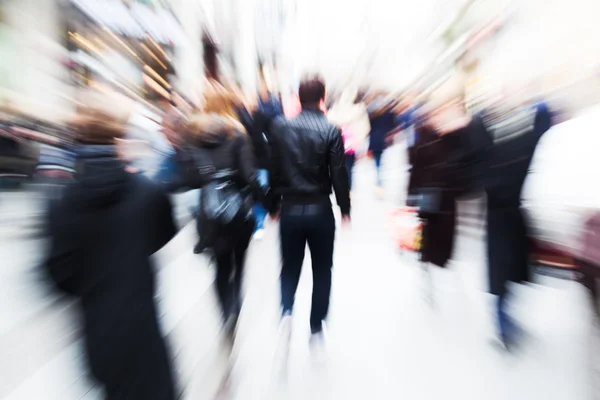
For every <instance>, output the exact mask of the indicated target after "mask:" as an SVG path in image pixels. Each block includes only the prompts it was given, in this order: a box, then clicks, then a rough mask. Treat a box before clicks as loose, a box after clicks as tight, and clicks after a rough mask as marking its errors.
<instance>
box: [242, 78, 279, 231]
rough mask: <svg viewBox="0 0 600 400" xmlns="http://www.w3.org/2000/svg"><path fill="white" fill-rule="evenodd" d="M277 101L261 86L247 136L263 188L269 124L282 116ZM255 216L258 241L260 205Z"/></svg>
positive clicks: (261, 220) (262, 221) (264, 212)
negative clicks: (250, 139)
mask: <svg viewBox="0 0 600 400" xmlns="http://www.w3.org/2000/svg"><path fill="white" fill-rule="evenodd" d="M282 113H283V111H282V107H281V104H280V102H279V99H278V98H277V97H276V96H274V95H273V94H272V93H270V92H269V91H268V90H267V88H266V85H265V84H263V85H261V90H260V94H259V101H258V109H257V110H256V111H255V112H254V113H253V119H254V124H253V127H252V129H251V131H249V132H248V134H249V135H250V136H251V138H252V144H253V145H254V154H255V156H256V162H257V167H258V171H257V172H258V181H259V183H260V185H261V186H262V187H263V188H267V187H268V186H269V135H270V134H269V130H270V125H271V122H272V121H273V120H274V119H275V118H277V117H278V116H280V115H282ZM254 213H255V215H256V228H255V232H254V237H255V238H256V239H258V240H260V239H262V238H263V237H264V228H265V219H266V217H267V210H265V209H264V208H263V206H262V205H261V204H260V203H257V204H256V206H255V207H254Z"/></svg>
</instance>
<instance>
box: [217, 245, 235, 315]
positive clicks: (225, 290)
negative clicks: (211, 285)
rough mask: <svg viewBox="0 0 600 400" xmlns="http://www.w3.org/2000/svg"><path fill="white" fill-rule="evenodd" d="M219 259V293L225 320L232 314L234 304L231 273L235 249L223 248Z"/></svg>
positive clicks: (218, 254)
mask: <svg viewBox="0 0 600 400" xmlns="http://www.w3.org/2000/svg"><path fill="white" fill-rule="evenodd" d="M216 260H217V278H216V284H217V294H218V296H219V303H220V304H221V310H222V311H223V320H224V321H227V319H228V318H229V317H230V316H231V313H232V311H233V310H232V306H233V304H232V303H233V284H232V282H231V274H232V273H233V268H234V260H233V250H223V251H220V252H218V253H217V254H216Z"/></svg>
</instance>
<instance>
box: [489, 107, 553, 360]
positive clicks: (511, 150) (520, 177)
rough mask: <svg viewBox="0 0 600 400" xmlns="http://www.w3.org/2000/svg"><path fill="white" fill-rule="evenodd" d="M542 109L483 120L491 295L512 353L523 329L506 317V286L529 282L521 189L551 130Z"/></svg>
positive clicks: (545, 113) (503, 336) (548, 115)
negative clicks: (538, 148) (541, 142)
mask: <svg viewBox="0 0 600 400" xmlns="http://www.w3.org/2000/svg"><path fill="white" fill-rule="evenodd" d="M550 123H551V117H550V113H549V111H548V108H547V107H545V106H544V105H537V106H535V107H526V108H521V109H519V110H517V111H513V112H509V113H506V114H504V115H501V116H500V117H497V118H496V119H495V120H488V121H487V127H488V129H487V131H488V132H489V133H488V134H489V141H490V143H493V144H492V145H491V146H490V147H489V149H488V151H487V152H486V156H485V159H486V160H487V163H488V168H487V169H486V172H485V176H484V177H483V185H484V188H485V191H486V193H487V199H488V201H487V247H488V249H487V250H488V272H489V283H490V292H491V293H492V294H494V295H497V296H498V301H497V319H498V330H499V334H500V338H501V340H502V342H503V343H504V345H505V346H506V348H507V349H508V350H511V349H512V348H513V347H514V346H515V345H517V344H518V340H519V337H520V336H521V334H522V329H521V328H520V327H519V326H518V325H517V324H516V322H515V321H514V320H513V319H512V318H511V317H510V316H509V314H508V313H507V301H508V300H507V299H508V287H507V285H508V283H509V282H515V283H521V282H525V281H529V280H530V271H529V246H528V235H527V227H526V225H525V219H524V216H523V213H522V210H521V190H522V188H523V183H524V181H525V177H526V176H527V172H528V170H529V164H530V163H531V159H532V157H533V153H534V151H535V147H536V146H537V143H538V141H539V139H540V137H541V136H542V134H543V133H544V132H545V131H546V130H547V129H548V128H549V127H550Z"/></svg>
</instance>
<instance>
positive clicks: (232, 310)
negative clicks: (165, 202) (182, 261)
mask: <svg viewBox="0 0 600 400" xmlns="http://www.w3.org/2000/svg"><path fill="white" fill-rule="evenodd" d="M207 100H209V101H208V103H207V106H206V107H205V111H207V110H208V111H209V112H205V113H203V114H196V115H193V116H191V117H190V119H189V120H188V121H187V123H186V127H185V131H186V135H187V138H188V141H189V145H190V148H188V149H187V151H188V153H189V154H190V157H189V160H190V162H189V163H188V165H187V167H186V168H184V169H185V170H186V171H187V174H186V175H187V182H188V186H189V187H191V188H200V189H201V190H202V193H201V196H200V207H199V217H198V223H199V224H200V225H201V229H202V236H201V242H200V243H201V244H202V245H203V246H205V247H209V248H211V249H212V251H213V252H214V255H215V259H216V263H217V277H216V289H217V295H218V298H219V303H220V306H221V310H222V315H223V325H224V328H225V330H226V332H227V333H228V334H229V337H230V338H231V339H233V337H234V334H235V329H236V326H237V320H238V317H239V313H240V311H241V309H242V295H241V286H242V278H243V272H244V265H245V258H246V250H247V248H248V245H249V243H250V238H251V236H252V233H253V231H254V226H255V223H256V221H255V217H254V213H253V205H254V204H256V203H257V202H263V203H264V202H265V198H266V189H263V188H261V186H260V185H259V182H258V179H257V172H256V165H255V159H254V154H253V151H252V145H251V142H250V139H249V137H248V135H246V134H245V133H243V132H242V129H243V128H242V127H241V124H240V123H239V122H238V121H237V120H235V119H234V118H232V117H231V116H230V115H229V114H228V110H229V109H230V108H232V105H231V104H230V103H229V101H230V100H231V99H230V98H229V97H227V96H225V95H223V94H213V95H212V96H209V97H207ZM211 101H214V103H211ZM196 247H198V245H196Z"/></svg>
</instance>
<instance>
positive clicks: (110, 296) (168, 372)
mask: <svg viewBox="0 0 600 400" xmlns="http://www.w3.org/2000/svg"><path fill="white" fill-rule="evenodd" d="M76 129H77V132H78V134H79V141H80V143H81V145H80V146H79V150H78V167H77V171H78V172H77V175H76V177H77V181H76V183H74V184H72V185H71V186H70V187H69V188H68V189H67V190H66V192H65V193H64V196H63V197H62V198H61V199H60V200H57V201H55V202H54V203H52V204H51V205H50V208H49V213H48V221H47V223H48V226H47V229H48V233H49V240H50V250H49V254H48V257H47V259H46V262H45V268H46V270H47V272H48V273H49V275H50V277H51V278H52V280H53V281H54V283H55V284H56V286H57V287H58V288H59V289H60V290H62V291H64V292H66V293H68V294H70V295H72V296H75V297H76V298H78V299H79V301H80V305H81V310H82V313H83V321H84V333H85V347H86V352H87V359H88V362H89V365H90V368H91V372H92V374H93V375H94V376H95V377H96V379H98V381H99V382H101V383H102V384H103V385H104V387H105V391H106V398H107V399H110V400H119V399H128V400H136V399H139V400H148V399H155V400H171V399H174V398H175V390H174V383H173V375H172V373H173V372H172V367H171V362H170V357H169V356H168V352H167V349H166V346H165V341H164V339H163V336H162V334H161V332H160V329H159V324H158V320H157V310H156V304H155V302H154V293H155V277H154V272H153V267H152V265H151V261H150V256H151V255H152V254H153V253H155V252H157V251H158V250H160V249H161V248H162V247H163V246H164V245H165V244H167V243H168V242H169V241H170V240H171V239H172V238H173V237H174V235H175V233H176V231H175V224H174V221H173V217H172V209H171V204H170V201H169V198H168V197H167V195H166V194H165V193H164V192H163V191H162V189H161V188H160V187H159V186H157V185H156V184H154V183H152V182H150V181H149V180H147V179H146V178H144V177H143V176H141V175H139V174H130V173H128V172H126V170H125V164H124V163H123V162H122V161H121V160H120V159H119V157H118V156H117V149H116V147H115V145H114V138H115V137H118V136H121V135H122V133H123V129H122V125H121V124H119V123H116V122H115V123H113V122H111V118H110V116H108V115H106V114H105V113H102V112H100V111H98V112H94V113H91V114H90V115H88V116H86V117H85V118H84V119H83V120H82V121H79V122H78V123H77V124H76Z"/></svg>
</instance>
